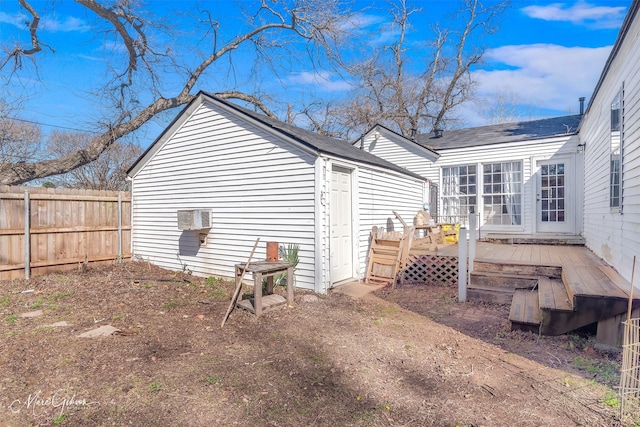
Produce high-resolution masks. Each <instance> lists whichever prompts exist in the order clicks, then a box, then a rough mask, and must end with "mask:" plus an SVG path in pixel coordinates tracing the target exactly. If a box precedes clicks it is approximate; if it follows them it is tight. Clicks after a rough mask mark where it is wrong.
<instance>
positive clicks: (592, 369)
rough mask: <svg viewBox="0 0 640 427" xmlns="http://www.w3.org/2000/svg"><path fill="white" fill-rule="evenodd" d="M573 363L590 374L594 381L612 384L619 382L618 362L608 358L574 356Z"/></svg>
mask: <svg viewBox="0 0 640 427" xmlns="http://www.w3.org/2000/svg"><path fill="white" fill-rule="evenodd" d="M573 364H574V365H575V366H577V367H578V368H580V369H582V370H584V371H586V372H588V373H589V374H591V375H592V376H593V377H594V379H595V380H596V381H599V382H601V383H603V384H606V385H610V386H614V385H617V384H618V383H619V382H620V374H619V373H618V369H619V364H618V363H616V362H613V361H610V360H597V359H591V358H586V357H576V358H575V359H573Z"/></svg>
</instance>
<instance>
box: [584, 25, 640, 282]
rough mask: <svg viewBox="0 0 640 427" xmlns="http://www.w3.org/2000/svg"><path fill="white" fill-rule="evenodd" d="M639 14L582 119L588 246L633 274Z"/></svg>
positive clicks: (639, 219) (639, 135) (637, 231)
mask: <svg viewBox="0 0 640 427" xmlns="http://www.w3.org/2000/svg"><path fill="white" fill-rule="evenodd" d="M638 32H640V19H639V18H638V17H637V16H636V19H635V20H634V21H633V22H631V23H630V28H629V29H628V31H627V33H626V34H627V36H626V37H625V38H624V39H623V40H622V41H621V44H620V48H619V51H618V52H617V54H616V55H615V57H614V58H613V60H612V61H611V63H610V67H609V68H608V70H607V71H606V74H605V75H604V76H603V78H602V80H601V84H600V85H599V88H598V90H597V92H596V93H595V94H594V97H593V99H592V100H591V103H590V105H589V109H588V111H587V113H586V114H585V117H584V119H583V121H582V124H581V129H580V140H581V142H583V143H585V144H586V148H585V198H584V236H585V238H586V244H587V246H588V247H589V248H590V249H591V250H592V251H593V252H594V253H596V254H597V255H599V256H600V257H602V258H603V259H604V260H605V261H607V262H608V263H609V264H611V265H612V266H613V267H614V268H615V269H616V270H618V272H619V273H620V274H621V275H622V276H624V277H625V278H626V279H627V280H630V279H631V271H632V266H633V257H634V255H640V41H639V40H638V38H637V37H636V34H638ZM623 87H624V94H623V109H622V110H623V117H622V126H623V128H622V132H623V134H622V140H623V142H622V147H623V148H622V206H621V208H620V209H618V208H611V207H610V204H609V196H610V193H609V191H610V175H609V173H610V170H609V169H610V146H611V138H612V135H611V103H612V101H613V100H614V98H615V96H616V94H617V93H618V92H619V91H620V90H621V89H622V88H623Z"/></svg>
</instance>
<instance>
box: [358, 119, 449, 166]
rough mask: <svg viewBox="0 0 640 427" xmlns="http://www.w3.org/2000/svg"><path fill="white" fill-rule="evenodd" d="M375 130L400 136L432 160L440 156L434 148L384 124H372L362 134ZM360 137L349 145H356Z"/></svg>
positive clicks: (396, 136)
mask: <svg viewBox="0 0 640 427" xmlns="http://www.w3.org/2000/svg"><path fill="white" fill-rule="evenodd" d="M376 131H380V132H385V133H388V134H390V135H391V136H392V137H394V138H400V140H401V141H404V142H405V143H407V144H408V145H410V146H411V145H412V146H415V147H417V148H418V149H420V150H424V151H426V152H427V154H428V155H429V156H431V157H433V159H434V161H435V160H438V158H439V157H440V153H438V152H437V151H435V150H434V149H432V148H431V147H430V146H427V145H424V144H419V143H418V142H417V141H415V140H413V139H411V138H407V137H406V136H404V135H402V134H400V133H398V132H395V131H393V130H391V129H389V128H388V127H386V126H383V125H381V124H376V125H375V126H373V127H372V128H371V129H369V130H368V131H367V132H365V133H364V135H369V134H370V133H373V132H376ZM361 141H362V139H361V138H358V139H356V140H355V141H353V142H352V143H351V145H353V146H357V144H358V143H361Z"/></svg>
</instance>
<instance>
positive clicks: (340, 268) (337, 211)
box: [331, 166, 353, 283]
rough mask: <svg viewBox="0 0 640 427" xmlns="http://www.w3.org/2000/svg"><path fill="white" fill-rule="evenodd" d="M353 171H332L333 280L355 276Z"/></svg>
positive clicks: (335, 168) (337, 280) (340, 169)
mask: <svg viewBox="0 0 640 427" xmlns="http://www.w3.org/2000/svg"><path fill="white" fill-rule="evenodd" d="M351 223H352V220H351V171H349V170H348V169H344V168H339V167H335V166H334V168H333V170H332V171H331V281H332V282H333V283H335V282H339V281H341V280H345V279H350V278H351V277H353V234H352V233H353V231H352V226H351Z"/></svg>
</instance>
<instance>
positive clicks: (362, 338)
mask: <svg viewBox="0 0 640 427" xmlns="http://www.w3.org/2000/svg"><path fill="white" fill-rule="evenodd" d="M249 290H250V288H248V287H245V291H246V292H248V291H249ZM24 291H27V292H24ZM279 292H281V290H279ZM232 293H233V285H232V284H231V283H227V282H224V281H222V280H220V279H218V278H214V277H212V278H208V279H204V278H196V277H193V276H189V275H185V274H183V273H176V272H171V271H166V270H162V269H159V268H156V267H154V266H151V265H149V264H147V263H141V262H130V263H125V264H123V265H120V266H108V267H94V268H90V269H89V270H88V271H86V272H74V273H64V274H63V273H59V274H50V275H47V276H42V277H36V278H33V279H31V280H29V281H26V280H14V281H5V282H0V333H1V336H2V352H1V353H0V425H1V426H20V427H22V426H30V425H34V426H35V425H68V426H107V425H108V426H121V425H132V426H152V425H158V426H159V425H171V426H332V427H336V426H449V427H453V426H460V427H463V426H476V427H478V426H516V425H517V426H620V425H636V422H637V421H638V420H640V412H637V411H635V410H632V414H631V416H629V417H628V419H625V420H624V421H625V422H621V421H620V420H619V419H618V413H619V409H618V408H617V405H618V404H619V400H618V398H617V395H616V388H615V386H616V385H617V383H618V378H619V368H620V359H621V355H620V354H619V353H615V352H613V353H607V352H601V351H598V350H596V349H595V348H594V346H593V340H592V339H591V338H590V337H589V335H588V334H587V335H577V334H575V335H571V336H564V337H555V338H548V337H538V336H537V335H535V334H530V333H522V332H510V330H509V324H508V321H507V320H506V317H507V309H506V308H505V307H502V306H492V305H481V304H473V303H465V304H459V303H457V302H456V298H455V290H454V289H451V288H447V287H437V286H423V287H404V288H401V289H396V290H390V289H383V290H380V291H378V292H377V293H375V294H369V295H367V296H366V297H364V298H361V299H357V300H355V299H352V298H351V297H348V296H346V295H344V294H341V293H338V292H333V293H330V294H329V295H319V296H316V295H313V294H311V293H306V292H302V291H296V295H295V306H294V307H293V308H283V309H279V310H274V311H271V312H268V313H266V314H265V315H264V316H262V317H260V318H255V317H254V316H253V315H251V314H249V313H247V312H244V311H241V310H235V311H234V312H233V313H232V314H231V317H230V318H229V320H228V321H227V323H226V325H225V326H224V328H221V327H220V323H221V321H222V317H223V315H224V313H225V312H226V310H227V307H228V304H229V300H230V298H231V295H232ZM23 316H26V317H23ZM60 322H66V323H60ZM106 325H111V326H113V327H114V328H117V331H116V332H115V333H114V334H112V335H109V336H106V337H99V338H83V337H79V335H80V334H82V333H85V332H87V331H91V330H94V329H96V328H98V327H100V326H106ZM634 411H635V412H634Z"/></svg>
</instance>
